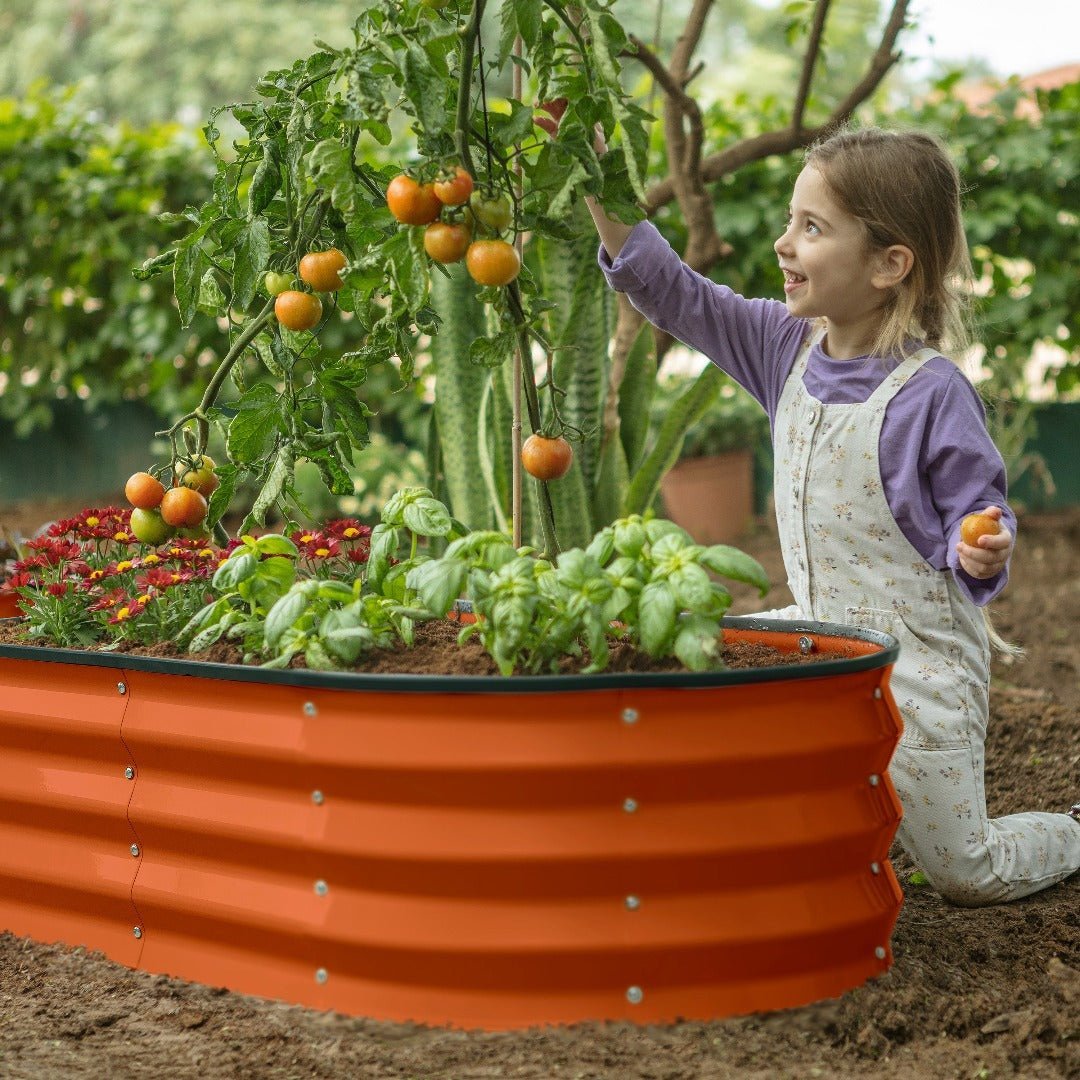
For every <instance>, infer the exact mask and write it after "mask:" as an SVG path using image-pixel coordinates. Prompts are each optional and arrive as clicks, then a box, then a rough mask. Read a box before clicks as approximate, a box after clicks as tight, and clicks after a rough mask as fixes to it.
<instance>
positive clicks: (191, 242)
mask: <svg viewBox="0 0 1080 1080" xmlns="http://www.w3.org/2000/svg"><path fill="white" fill-rule="evenodd" d="M207 228H208V226H207V225H204V226H200V228H198V229H196V230H195V232H193V233H192V234H191V235H190V236H188V237H187V238H186V239H184V240H183V241H182V242H181V243H180V244H179V245H178V246H177V249H176V261H175V262H174V263H173V289H174V291H175V293H176V304H177V307H179V309H180V325H181V326H185V327H186V326H190V325H191V320H192V319H193V318H194V317H195V312H196V311H197V310H198V305H199V292H200V290H201V287H202V279H203V274H205V273H206V271H207V270H208V269H209V268H210V257H209V256H208V255H207V254H206V252H205V251H203V249H202V243H201V241H202V237H203V234H204V233H205V232H206V229H207Z"/></svg>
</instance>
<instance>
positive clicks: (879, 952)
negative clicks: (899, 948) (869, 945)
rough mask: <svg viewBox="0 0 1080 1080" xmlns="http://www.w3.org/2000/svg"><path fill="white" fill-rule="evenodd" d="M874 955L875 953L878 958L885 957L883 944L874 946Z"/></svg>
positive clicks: (882, 958)
mask: <svg viewBox="0 0 1080 1080" xmlns="http://www.w3.org/2000/svg"><path fill="white" fill-rule="evenodd" d="M874 955H875V956H876V957H877V958H878V959H879V960H884V959H885V957H886V956H887V955H888V953H886V952H885V947H884V946H883V945H879V946H878V947H877V948H876V949H875V950H874Z"/></svg>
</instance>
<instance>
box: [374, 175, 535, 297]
mask: <svg viewBox="0 0 1080 1080" xmlns="http://www.w3.org/2000/svg"><path fill="white" fill-rule="evenodd" d="M386 205H387V206H388V207H389V208H390V213H391V214H393V215H394V218H395V219H396V220H397V221H400V222H401V223H402V224H403V225H425V226H427V227H426V228H425V229H424V250H425V251H426V252H427V253H428V255H430V256H431V258H432V259H434V260H435V261H436V262H440V263H455V262H460V261H461V260H462V259H464V260H465V267H466V269H467V270H468V271H469V274H470V276H471V277H472V279H473V281H475V282H476V283H477V284H478V285H509V284H510V282H511V281H513V280H514V278H516V277H517V276H518V273H519V271H520V270H521V258H520V256H519V255H518V253H517V249H516V248H515V247H514V245H513V244H510V243H508V242H507V241H506V240H503V239H501V238H500V237H499V233H501V232H503V231H504V230H506V229H508V228H509V227H510V223H511V222H512V221H513V217H514V212H513V208H512V207H511V205H510V200H509V199H508V198H507V197H506V196H505V195H500V194H498V193H497V192H488V191H485V190H483V189H476V190H474V184H473V178H472V176H471V175H470V174H469V172H468V170H466V169H464V168H462V166H460V165H458V166H456V167H455V168H454V171H453V173H447V174H446V175H443V176H440V177H439V179H437V180H432V181H430V182H428V183H421V182H420V181H418V180H415V179H414V178H413V177H411V176H409V175H408V173H401V174H400V175H399V176H395V177H394V179H393V180H391V181H390V185H389V187H387V189H386ZM459 207H460V208H461V210H460V215H459V214H458V213H457V212H456V211H457V208H459ZM447 208H449V215H448V217H447V218H445V219H443V216H442V215H443V212H444V210H447Z"/></svg>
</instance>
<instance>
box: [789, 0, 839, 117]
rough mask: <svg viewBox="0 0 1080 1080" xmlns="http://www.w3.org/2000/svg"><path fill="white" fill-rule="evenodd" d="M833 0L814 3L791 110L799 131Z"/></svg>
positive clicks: (818, 0)
mask: <svg viewBox="0 0 1080 1080" xmlns="http://www.w3.org/2000/svg"><path fill="white" fill-rule="evenodd" d="M830 3H832V0H817V3H816V4H815V5H814V23H813V25H812V26H811V27H810V40H809V41H808V42H807V43H806V55H805V56H804V57H803V66H802V71H801V72H800V74H799V88H798V90H796V91H795V105H794V107H793V108H792V110H791V127H792V129H793V130H795V131H799V130H801V129H802V126H803V114H804V113H805V112H806V99H807V98H808V97H809V96H810V83H811V82H812V81H813V78H814V66H815V64H817V58H818V54H819V53H820V52H821V35H822V34H823V33H824V31H825V20H826V19H827V18H828V17H829V4H830Z"/></svg>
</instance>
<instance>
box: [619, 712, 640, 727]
mask: <svg viewBox="0 0 1080 1080" xmlns="http://www.w3.org/2000/svg"><path fill="white" fill-rule="evenodd" d="M622 719H623V723H624V724H636V723H637V722H638V711H637V709H623V711H622Z"/></svg>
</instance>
